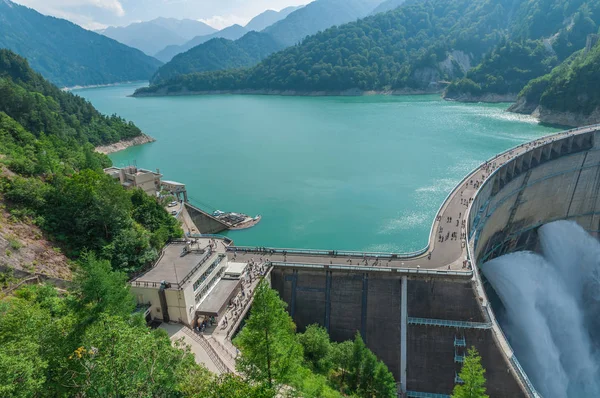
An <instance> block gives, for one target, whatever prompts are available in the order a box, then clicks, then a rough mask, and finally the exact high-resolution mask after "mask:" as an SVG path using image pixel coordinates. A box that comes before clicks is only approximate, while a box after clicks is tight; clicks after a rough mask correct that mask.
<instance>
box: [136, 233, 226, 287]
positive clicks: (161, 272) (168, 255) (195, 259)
mask: <svg viewBox="0 0 600 398" xmlns="http://www.w3.org/2000/svg"><path fill="white" fill-rule="evenodd" d="M185 245H186V244H185V242H173V243H170V244H168V245H167V246H166V247H165V248H164V252H163V255H162V257H161V258H160V259H159V260H158V262H157V263H156V264H155V265H154V267H153V268H152V269H151V270H149V271H148V272H146V273H145V274H143V275H140V276H139V277H137V278H135V279H134V280H133V281H136V282H160V281H166V282H169V283H180V282H181V281H182V280H183V279H184V278H185V277H186V276H188V275H189V274H190V273H191V272H192V271H193V270H194V268H195V267H196V266H197V265H198V264H199V263H200V262H201V261H202V260H204V259H206V256H207V254H206V253H207V252H208V248H207V247H206V246H207V244H205V243H204V242H200V243H197V244H193V245H190V246H191V248H192V249H196V250H194V251H191V252H190V253H188V254H186V255H185V256H183V257H182V256H181V253H182V252H183V249H184V248H185ZM197 249H205V252H204V253H201V252H200V251H199V250H197ZM215 255H217V253H212V254H211V255H210V257H214V256H215ZM206 264H209V261H205V262H204V264H203V265H206Z"/></svg>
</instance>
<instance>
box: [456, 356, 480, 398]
mask: <svg viewBox="0 0 600 398" xmlns="http://www.w3.org/2000/svg"><path fill="white" fill-rule="evenodd" d="M458 376H459V377H460V378H461V379H462V381H463V384H457V385H456V386H454V391H453V392H452V398H488V395H486V393H485V369H483V366H481V357H480V356H479V352H478V351H477V349H476V348H475V347H471V348H470V349H469V351H468V352H467V356H466V357H465V360H464V362H463V366H462V369H461V370H460V373H459V374H458Z"/></svg>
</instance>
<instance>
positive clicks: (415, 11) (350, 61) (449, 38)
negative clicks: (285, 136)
mask: <svg viewBox="0 0 600 398" xmlns="http://www.w3.org/2000/svg"><path fill="white" fill-rule="evenodd" d="M513 3H514V2H513V1H509V0H478V1H471V0H452V1H447V0H431V1H425V2H417V3H414V4H410V5H405V6H403V7H400V8H398V9H396V10H394V11H390V12H387V13H383V14H377V15H375V16H372V17H368V18H365V19H362V20H359V21H356V22H352V23H348V24H345V25H341V26H339V27H333V28H330V29H327V30H326V31H324V32H321V33H318V34H316V35H314V36H310V37H308V38H306V39H305V40H304V41H303V42H302V44H300V45H297V46H293V47H290V48H287V49H286V50H283V51H280V52H278V53H275V54H273V55H271V56H270V57H268V58H266V59H265V60H264V61H262V62H261V63H260V64H258V65H257V66H255V67H254V68H251V69H241V70H228V71H215V72H203V73H195V74H190V75H183V76H179V77H177V78H174V79H172V80H170V81H169V82H166V83H162V84H159V85H154V86H151V87H149V88H142V89H139V90H138V91H137V92H136V94H137V95H144V94H154V93H159V94H168V93H174V92H179V91H182V90H189V91H206V90H234V89H261V90H296V91H299V92H310V91H339V90H346V89H352V88H358V89H361V90H389V89H402V88H411V89H418V90H430V89H431V83H432V82H433V83H437V81H438V80H440V79H451V78H453V77H456V76H460V77H462V76H463V74H464V71H463V70H462V67H461V66H460V65H459V64H458V62H456V61H452V59H451V58H449V57H448V54H449V52H451V51H459V52H462V54H463V55H464V57H466V58H469V57H471V56H472V57H474V60H476V61H477V60H479V59H480V57H481V56H482V55H483V54H485V53H486V52H488V51H490V50H491V49H492V48H493V46H494V45H495V44H497V43H498V42H499V40H500V39H501V38H502V36H503V35H504V32H505V28H506V21H507V19H508V16H509V12H510V7H511V5H512V4H513ZM306 8H308V6H307V7H306ZM302 10H304V9H301V10H298V11H296V13H298V12H300V11H302ZM294 14H295V13H294ZM292 15H293V14H291V15H290V17H291V16H292ZM288 19H289V17H288ZM282 22H283V21H282ZM469 54H472V55H469ZM479 54H481V55H479ZM442 61H447V62H445V63H443V62H442Z"/></svg>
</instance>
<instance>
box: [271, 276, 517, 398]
mask: <svg viewBox="0 0 600 398" xmlns="http://www.w3.org/2000/svg"><path fill="white" fill-rule="evenodd" d="M332 268H334V267H328V266H327V265H323V266H320V267H316V266H314V265H313V266H312V267H311V268H298V267H294V266H293V265H290V266H277V265H275V266H274V268H273V270H272V272H271V285H272V287H273V288H274V289H275V290H277V291H278V292H279V294H280V296H281V298H282V299H283V300H284V301H285V302H286V303H287V305H288V311H289V313H290V315H291V316H292V318H293V319H294V322H295V323H296V325H297V326H298V331H299V332H302V331H304V330H305V329H306V327H307V326H308V325H311V324H319V325H321V326H324V327H325V328H326V329H327V330H328V331H329V334H330V336H331V338H332V340H334V341H338V342H339V341H344V340H350V339H353V338H354V336H355V335H356V333H360V334H361V336H362V337H363V339H364V340H365V343H366V344H367V346H368V347H369V348H370V349H371V350H372V351H373V352H374V353H375V354H376V355H377V357H378V358H379V359H381V360H382V361H383V362H384V363H385V364H386V365H387V366H388V368H389V369H390V371H391V372H392V373H393V374H394V377H395V378H396V379H397V380H403V375H402V373H403V372H402V369H403V360H402V346H403V337H402V325H403V322H402V318H403V316H405V317H406V321H407V322H405V323H404V325H405V328H406V330H405V333H406V337H405V338H404V346H405V347H404V349H405V350H406V354H405V355H406V359H405V360H404V367H405V369H406V374H405V376H404V377H405V378H404V380H406V390H408V391H421V392H428V393H437V394H447V395H449V394H451V393H452V389H453V388H454V385H455V382H456V379H455V378H456V375H457V373H458V372H459V371H460V368H461V362H457V361H456V360H457V357H460V356H462V355H464V354H466V349H467V348H468V347H471V346H475V347H477V348H478V349H479V351H480V353H481V356H482V361H483V364H484V366H485V367H486V369H487V377H488V391H494V392H495V393H494V394H493V395H492V396H493V397H502V398H504V397H506V398H508V397H511V398H512V397H524V396H525V395H524V394H523V392H522V390H521V388H520V386H519V384H518V383H517V381H516V380H515V379H514V377H513V374H512V373H510V372H509V371H508V370H509V366H510V364H509V363H508V362H507V361H506V359H505V357H504V356H503V355H502V353H501V351H500V350H499V349H498V348H497V345H496V344H495V341H494V338H493V334H492V332H491V330H490V326H489V320H488V319H487V318H486V316H485V314H484V313H483V312H482V311H481V306H480V305H479V304H478V302H477V298H476V295H475V289H474V286H473V282H472V274H471V273H468V272H465V273H462V274H461V273H455V275H443V274H440V275H435V274H425V275H423V276H420V275H415V274H414V273H410V274H409V275H407V274H406V273H404V272H403V271H402V270H395V269H392V270H387V271H384V270H381V271H378V270H371V271H367V272H365V271H361V270H356V271H352V270H350V269H344V270H341V269H332ZM348 268H350V267H348ZM403 278H404V279H405V286H406V292H403V291H402V289H403V282H402V281H403ZM403 297H406V303H405V307H404V311H405V314H403V303H402V298H403ZM425 323H427V324H425ZM457 342H458V343H457ZM461 342H464V344H463V345H461V344H462V343H461ZM457 344H458V345H457Z"/></svg>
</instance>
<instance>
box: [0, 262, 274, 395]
mask: <svg viewBox="0 0 600 398" xmlns="http://www.w3.org/2000/svg"><path fill="white" fill-rule="evenodd" d="M80 266H81V273H80V274H78V276H77V278H76V279H75V281H74V285H73V287H72V289H71V290H70V291H69V292H68V293H67V294H62V295H59V294H58V292H57V290H56V289H55V288H54V287H51V286H29V287H25V288H21V289H20V290H18V291H17V292H16V293H15V295H14V296H13V297H6V298H4V299H1V300H0V396H3V397H6V396H10V397H33V396H35V397H59V396H87V397H117V396H121V397H129V396H144V397H197V398H223V397H232V398H272V397H273V394H267V393H266V392H265V391H266V389H264V388H263V387H261V386H253V385H249V384H247V383H246V382H244V381H243V380H242V379H241V378H239V377H237V376H233V375H225V376H222V377H217V376H215V375H213V374H212V373H210V372H209V371H208V370H207V369H206V368H205V367H203V366H199V365H197V364H196V362H195V360H194V357H193V355H192V354H191V353H190V351H189V349H187V348H185V347H184V346H182V345H181V343H177V344H176V345H175V346H173V345H172V344H171V341H170V339H169V337H168V335H167V333H166V332H165V331H163V330H161V329H157V330H149V329H148V327H147V326H146V325H145V322H144V320H143V319H142V317H141V316H140V315H134V316H132V315H131V311H132V309H133V302H134V299H133V296H132V295H131V293H130V292H129V287H128V285H127V284H126V283H125V278H124V275H122V274H120V273H115V272H113V271H111V270H110V263H108V261H105V260H104V261H102V260H98V259H96V258H95V257H94V256H84V257H82V258H81V259H80Z"/></svg>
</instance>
